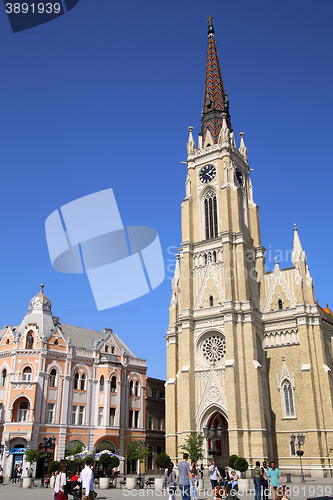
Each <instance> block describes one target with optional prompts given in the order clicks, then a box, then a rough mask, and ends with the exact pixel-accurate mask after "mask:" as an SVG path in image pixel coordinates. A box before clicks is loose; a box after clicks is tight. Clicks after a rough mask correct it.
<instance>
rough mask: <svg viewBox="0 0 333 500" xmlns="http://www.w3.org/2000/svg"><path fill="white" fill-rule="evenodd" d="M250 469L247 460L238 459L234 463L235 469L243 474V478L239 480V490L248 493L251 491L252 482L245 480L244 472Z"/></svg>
mask: <svg viewBox="0 0 333 500" xmlns="http://www.w3.org/2000/svg"><path fill="white" fill-rule="evenodd" d="M248 468H249V464H248V462H247V460H245V458H243V457H238V458H237V459H236V460H235V462H234V469H236V470H237V471H239V472H240V473H241V477H240V478H239V479H238V490H243V491H246V490H248V489H250V480H249V479H245V478H244V472H246V471H247V469H248Z"/></svg>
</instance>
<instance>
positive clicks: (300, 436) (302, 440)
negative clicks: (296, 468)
mask: <svg viewBox="0 0 333 500" xmlns="http://www.w3.org/2000/svg"><path fill="white" fill-rule="evenodd" d="M296 439H297V444H298V450H297V451H296V453H297V455H298V456H299V461H300V464H301V482H302V483H305V479H304V473H303V467H302V456H303V454H304V451H303V450H301V446H303V445H304V443H305V436H304V434H298V435H297V436H295V434H292V435H291V436H290V442H291V443H293V445H295V443H296Z"/></svg>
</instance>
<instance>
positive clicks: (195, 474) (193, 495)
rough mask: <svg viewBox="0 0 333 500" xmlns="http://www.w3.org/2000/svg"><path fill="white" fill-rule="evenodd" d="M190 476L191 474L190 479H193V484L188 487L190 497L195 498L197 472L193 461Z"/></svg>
mask: <svg viewBox="0 0 333 500" xmlns="http://www.w3.org/2000/svg"><path fill="white" fill-rule="evenodd" d="M191 474H192V478H193V479H194V484H193V485H190V487H191V488H190V492H191V497H192V498H197V487H198V471H197V468H196V466H195V462H194V460H193V461H192V462H191Z"/></svg>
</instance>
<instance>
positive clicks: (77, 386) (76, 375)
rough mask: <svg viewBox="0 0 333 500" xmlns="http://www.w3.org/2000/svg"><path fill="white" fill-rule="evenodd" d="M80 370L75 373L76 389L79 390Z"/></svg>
mask: <svg viewBox="0 0 333 500" xmlns="http://www.w3.org/2000/svg"><path fill="white" fill-rule="evenodd" d="M79 377H80V375H79V372H76V373H75V375H74V390H75V391H78V390H79Z"/></svg>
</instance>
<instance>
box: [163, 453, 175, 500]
mask: <svg viewBox="0 0 333 500" xmlns="http://www.w3.org/2000/svg"><path fill="white" fill-rule="evenodd" d="M172 469H173V463H172V462H170V463H169V465H168V470H167V471H166V473H165V476H164V480H163V484H162V491H163V489H164V488H165V487H166V489H167V492H168V494H169V500H176V497H175V491H176V488H177V485H178V482H177V481H176V474H175V471H173V470H172Z"/></svg>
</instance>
